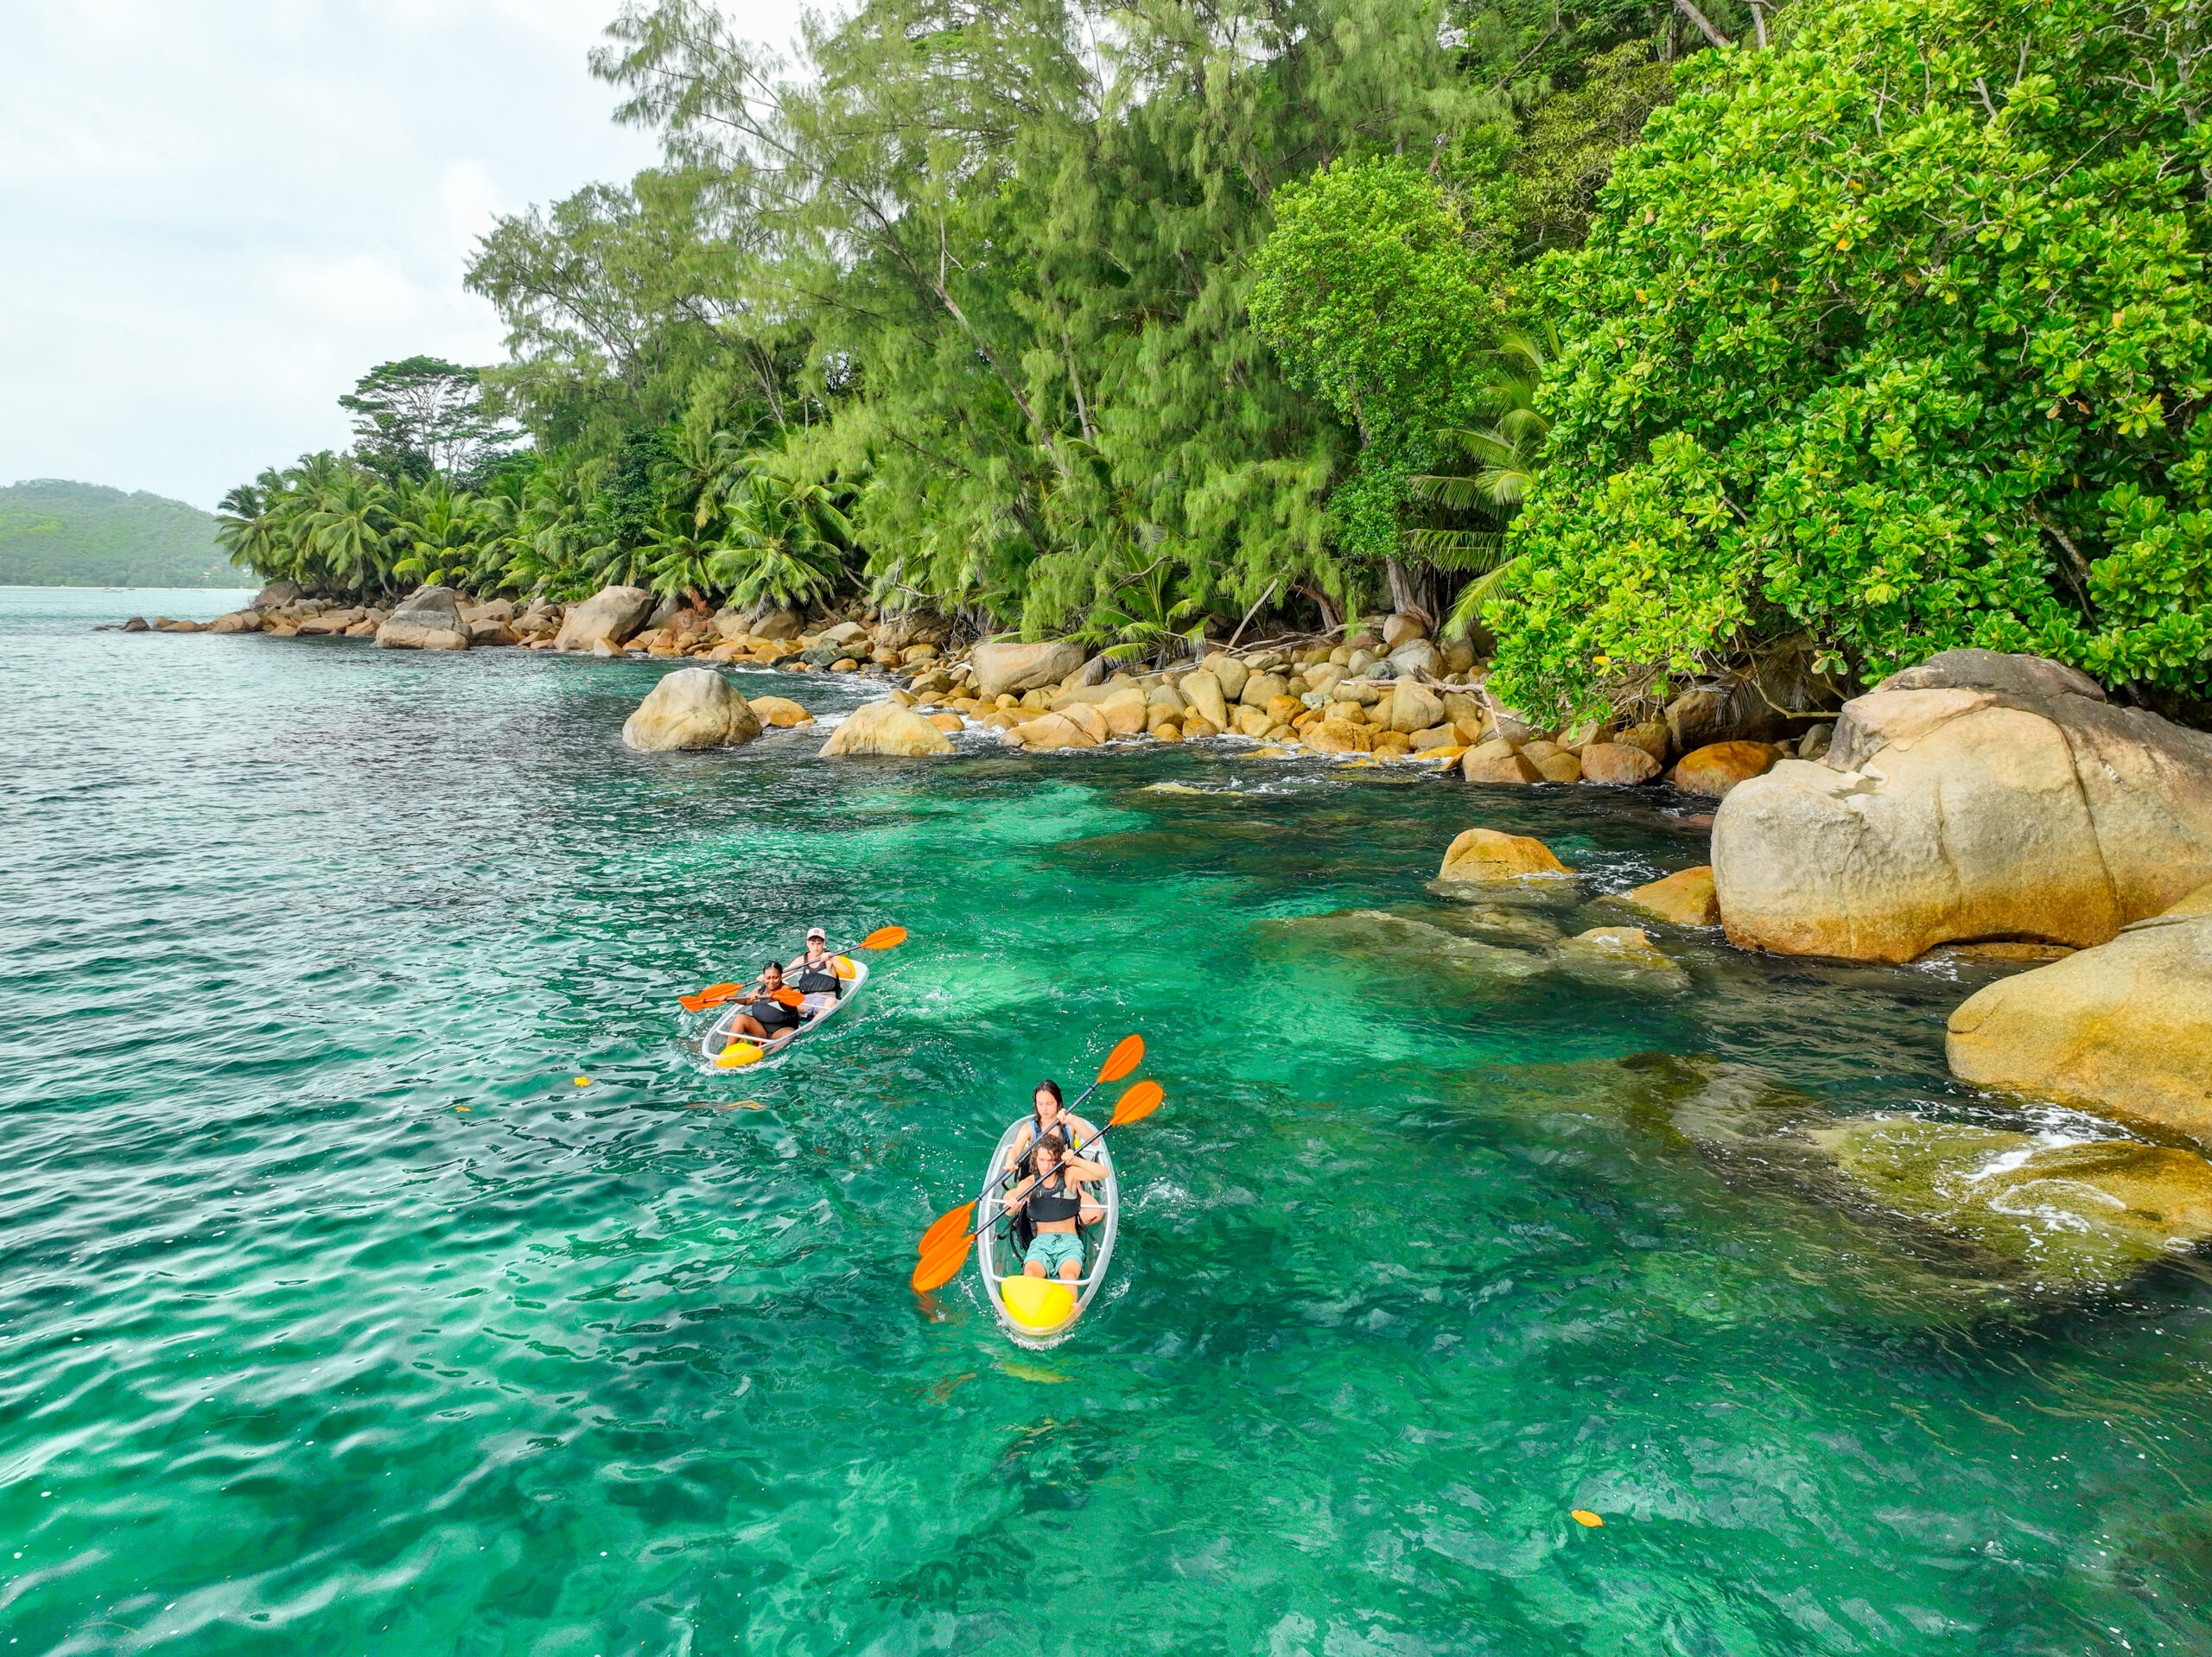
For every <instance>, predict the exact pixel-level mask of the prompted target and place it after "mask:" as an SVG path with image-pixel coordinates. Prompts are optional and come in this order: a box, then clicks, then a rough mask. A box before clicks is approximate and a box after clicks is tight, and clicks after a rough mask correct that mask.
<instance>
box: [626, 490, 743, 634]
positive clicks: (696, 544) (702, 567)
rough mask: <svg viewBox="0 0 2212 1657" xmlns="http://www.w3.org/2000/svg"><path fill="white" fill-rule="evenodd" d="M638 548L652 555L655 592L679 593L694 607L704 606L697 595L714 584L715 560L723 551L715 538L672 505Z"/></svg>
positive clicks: (701, 599)
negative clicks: (681, 514)
mask: <svg viewBox="0 0 2212 1657" xmlns="http://www.w3.org/2000/svg"><path fill="white" fill-rule="evenodd" d="M722 550H723V548H722V543H721V540H720V539H719V538H718V537H716V536H714V535H713V534H711V533H707V532H705V531H704V530H703V526H702V524H698V523H696V522H693V521H690V520H689V519H687V518H685V517H682V516H680V515H679V514H678V513H677V511H675V510H674V509H672V508H671V511H670V512H669V514H668V515H667V516H666V517H663V518H662V519H661V521H660V522H659V523H658V524H655V525H654V526H653V528H652V530H651V531H650V532H649V533H648V534H647V535H646V536H645V543H644V544H643V545H642V546H641V547H639V551H640V552H642V553H646V554H649V555H651V556H652V578H653V580H652V589H653V591H654V592H656V593H659V594H679V593H680V594H683V597H684V598H686V599H687V600H690V603H691V605H692V606H693V607H694V608H696V609H702V610H703V609H704V608H706V605H707V601H706V600H705V599H703V598H702V597H701V596H700V594H702V592H704V591H705V590H706V589H707V588H709V587H712V586H714V585H715V573H714V561H715V556H716V555H718V554H719V553H721V551H722Z"/></svg>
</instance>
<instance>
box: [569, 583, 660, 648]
mask: <svg viewBox="0 0 2212 1657" xmlns="http://www.w3.org/2000/svg"><path fill="white" fill-rule="evenodd" d="M654 604H655V600H654V598H653V595H652V594H651V593H648V592H647V591H645V588H644V587H601V588H600V589H599V591H598V592H596V593H594V594H592V595H591V597H589V598H588V599H586V600H584V601H583V602H582V604H572V605H570V606H569V610H568V613H567V614H566V615H564V616H563V617H562V618H561V631H560V632H559V633H557V634H556V635H555V637H554V639H553V648H554V649H555V650H556V651H588V650H594V649H596V648H597V647H598V646H600V645H601V644H605V645H608V646H610V647H612V646H613V645H617V644H627V643H628V642H629V641H630V640H631V639H632V638H636V637H637V635H638V633H639V632H640V631H641V630H642V629H643V628H644V627H645V623H647V622H648V621H650V620H652V615H653V608H654Z"/></svg>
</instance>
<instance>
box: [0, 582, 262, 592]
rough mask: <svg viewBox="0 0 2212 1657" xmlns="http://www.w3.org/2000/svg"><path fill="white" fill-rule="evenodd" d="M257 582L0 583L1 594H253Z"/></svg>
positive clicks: (257, 585)
mask: <svg viewBox="0 0 2212 1657" xmlns="http://www.w3.org/2000/svg"><path fill="white" fill-rule="evenodd" d="M259 590H260V587H259V584H258V583H257V582H249V583H248V584H247V585H245V586H244V587H184V586H178V585H175V584H173V583H162V584H157V585H149V586H144V587H137V586H127V585H124V583H121V582H117V581H0V593H253V592H258V591H259Z"/></svg>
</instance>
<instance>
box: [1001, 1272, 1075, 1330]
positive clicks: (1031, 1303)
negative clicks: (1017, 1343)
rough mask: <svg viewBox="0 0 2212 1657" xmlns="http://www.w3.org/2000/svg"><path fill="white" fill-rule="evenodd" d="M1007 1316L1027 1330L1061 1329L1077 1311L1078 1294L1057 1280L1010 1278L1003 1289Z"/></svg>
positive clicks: (1002, 1286) (1047, 1278) (1002, 1296)
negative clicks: (1071, 1314)
mask: <svg viewBox="0 0 2212 1657" xmlns="http://www.w3.org/2000/svg"><path fill="white" fill-rule="evenodd" d="M999 1298H1001V1300H1003V1301H1005V1302H1006V1309H1007V1314H1008V1315H1009V1316H1010V1317H1013V1319H1014V1322H1015V1323H1017V1324H1020V1325H1021V1326H1022V1328H1024V1329H1027V1330H1033V1331H1035V1332H1036V1333H1038V1334H1040V1335H1041V1334H1043V1333H1045V1332H1046V1331H1047V1330H1055V1329H1058V1327H1059V1326H1060V1325H1061V1324H1065V1323H1066V1322H1067V1320H1068V1317H1069V1314H1070V1313H1071V1312H1073V1311H1075V1291H1074V1290H1073V1289H1071V1288H1070V1287H1068V1286H1067V1285H1066V1284H1065V1283H1062V1282H1061V1281H1059V1279H1057V1278H1049V1277H1010V1278H1007V1279H1006V1280H1005V1281H1004V1282H1003V1283H1001V1285H1000V1286H999Z"/></svg>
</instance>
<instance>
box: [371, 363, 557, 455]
mask: <svg viewBox="0 0 2212 1657" xmlns="http://www.w3.org/2000/svg"><path fill="white" fill-rule="evenodd" d="M338 406H339V407H340V408H341V409H346V410H348V411H349V412H350V413H351V414H352V415H353V452H354V454H355V455H356V456H357V457H358V458H359V460H360V461H361V462H362V464H364V465H365V466H367V467H370V468H371V469H372V470H374V471H377V472H380V473H384V474H385V476H386V477H389V478H391V479H394V480H400V479H405V480H407V481H410V482H422V481H424V480H426V479H429V478H432V477H442V478H445V479H449V480H454V481H459V482H462V483H473V482H474V481H476V480H477V479H480V478H481V477H483V476H485V475H486V473H490V472H492V471H494V470H496V469H497V467H499V464H500V463H501V462H502V461H503V460H505V458H506V456H507V454H508V453H509V452H510V451H511V450H512V448H513V446H514V444H515V443H516V442H517V441H518V439H519V436H520V434H519V433H518V432H516V431H515V430H513V429H512V428H509V427H504V426H502V424H501V423H500V422H499V420H498V418H497V417H496V416H493V413H492V412H491V411H490V410H489V409H487V408H486V405H485V401H484V393H483V388H482V385H481V384H480V374H479V372H478V371H477V370H475V369H474V368H463V367H461V365H459V364H457V363H449V362H447V361H445V360H444V359H442V358H437V357H409V358H406V359H404V360H402V361H399V362H391V363H378V365H376V366H375V367H374V368H372V369H371V370H370V371H368V372H367V373H365V374H364V375H363V376H362V377H361V378H359V380H358V381H356V382H355V383H354V386H353V391H352V392H351V393H350V394H348V395H347V396H345V397H340V398H339V399H338Z"/></svg>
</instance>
